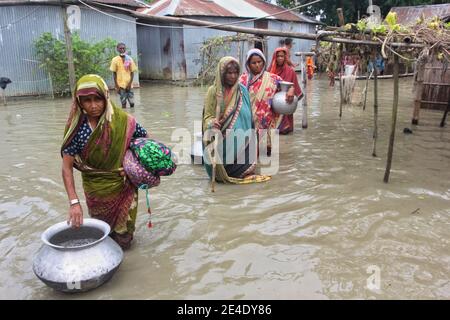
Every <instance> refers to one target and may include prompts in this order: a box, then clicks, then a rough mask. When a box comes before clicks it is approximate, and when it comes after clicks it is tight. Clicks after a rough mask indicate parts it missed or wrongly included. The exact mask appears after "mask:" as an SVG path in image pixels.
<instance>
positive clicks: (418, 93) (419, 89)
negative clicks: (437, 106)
mask: <svg viewBox="0 0 450 320" xmlns="http://www.w3.org/2000/svg"><path fill="white" fill-rule="evenodd" d="M424 72H425V64H424V63H418V65H417V73H416V75H415V96H414V111H413V118H412V120H411V123H412V124H414V125H418V124H419V115H420V107H421V105H422V93H423V80H424V77H425V74H424Z"/></svg>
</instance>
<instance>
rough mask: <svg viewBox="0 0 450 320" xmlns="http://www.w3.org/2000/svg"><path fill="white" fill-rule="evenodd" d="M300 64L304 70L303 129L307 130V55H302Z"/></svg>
mask: <svg viewBox="0 0 450 320" xmlns="http://www.w3.org/2000/svg"><path fill="white" fill-rule="evenodd" d="M300 63H301V69H302V71H301V72H302V81H301V83H302V87H303V88H302V93H303V99H302V102H301V104H302V128H303V129H307V128H308V100H307V93H306V86H307V83H306V55H305V54H304V53H302V54H300Z"/></svg>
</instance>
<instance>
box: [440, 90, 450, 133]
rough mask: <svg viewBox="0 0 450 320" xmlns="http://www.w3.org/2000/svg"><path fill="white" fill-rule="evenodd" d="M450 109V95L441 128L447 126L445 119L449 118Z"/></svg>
mask: <svg viewBox="0 0 450 320" xmlns="http://www.w3.org/2000/svg"><path fill="white" fill-rule="evenodd" d="M449 111H450V97H448V104H447V109H445V111H444V116H443V117H442V120H441V125H440V126H441V128H443V127H444V126H445V119H447V114H448V112H449Z"/></svg>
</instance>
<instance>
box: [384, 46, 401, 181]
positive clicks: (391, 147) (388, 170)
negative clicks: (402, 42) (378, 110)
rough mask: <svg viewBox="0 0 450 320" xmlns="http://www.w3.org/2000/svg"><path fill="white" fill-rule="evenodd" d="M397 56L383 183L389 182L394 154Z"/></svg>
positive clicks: (395, 58)
mask: <svg viewBox="0 0 450 320" xmlns="http://www.w3.org/2000/svg"><path fill="white" fill-rule="evenodd" d="M398 69H399V66H398V55H394V104H393V106H392V125H391V136H390V138H389V150H388V158H387V164H386V172H385V173H384V182H385V183H388V182H389V175H390V173H391V165H392V155H393V153H394V139H395V127H396V124H397V109H398Z"/></svg>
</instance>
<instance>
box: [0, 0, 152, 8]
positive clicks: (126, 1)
mask: <svg viewBox="0 0 450 320" xmlns="http://www.w3.org/2000/svg"><path fill="white" fill-rule="evenodd" d="M7 1H8V2H14V3H17V4H33V5H38V4H40V3H36V1H39V2H45V1H53V0H36V1H33V0H7ZM94 1H95V2H101V3H106V4H113V5H122V6H127V7H131V8H140V7H145V5H143V4H142V2H144V1H143V0H142V1H135V0H85V2H87V3H89V2H94ZM0 4H1V0H0Z"/></svg>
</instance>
